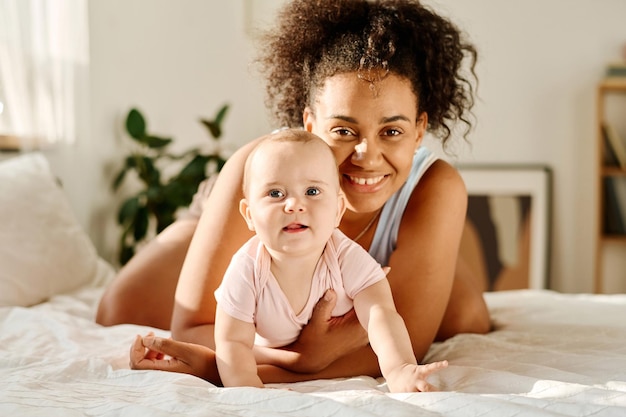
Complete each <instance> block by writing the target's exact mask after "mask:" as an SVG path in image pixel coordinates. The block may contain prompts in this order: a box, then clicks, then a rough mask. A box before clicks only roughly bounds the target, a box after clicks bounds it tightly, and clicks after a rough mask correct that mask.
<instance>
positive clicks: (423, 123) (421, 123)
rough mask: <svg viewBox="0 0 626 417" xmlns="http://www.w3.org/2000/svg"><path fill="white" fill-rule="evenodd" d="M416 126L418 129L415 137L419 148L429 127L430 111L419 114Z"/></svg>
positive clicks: (416, 146) (416, 145)
mask: <svg viewBox="0 0 626 417" xmlns="http://www.w3.org/2000/svg"><path fill="white" fill-rule="evenodd" d="M415 127H416V131H417V136H416V138H415V149H417V148H419V146H420V145H421V144H422V140H423V139H424V134H425V133H426V129H427V128H428V113H426V112H422V114H420V115H419V117H418V118H417V122H416V125H415Z"/></svg>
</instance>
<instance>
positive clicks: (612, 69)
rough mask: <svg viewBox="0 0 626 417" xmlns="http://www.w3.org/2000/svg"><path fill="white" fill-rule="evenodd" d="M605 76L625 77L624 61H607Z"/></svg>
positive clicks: (625, 67)
mask: <svg viewBox="0 0 626 417" xmlns="http://www.w3.org/2000/svg"><path fill="white" fill-rule="evenodd" d="M605 74H606V76H607V77H625V78H626V61H615V62H609V63H608V64H607V65H606V72H605Z"/></svg>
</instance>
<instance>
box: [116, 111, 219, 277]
mask: <svg viewBox="0 0 626 417" xmlns="http://www.w3.org/2000/svg"><path fill="white" fill-rule="evenodd" d="M228 107H229V106H228V104H225V105H223V106H222V107H221V108H220V109H219V110H218V111H217V113H216V115H215V117H214V118H213V119H212V120H209V119H202V118H201V119H200V122H201V123H202V125H203V126H205V127H206V128H207V130H208V132H209V136H210V138H211V139H212V140H213V141H219V139H220V138H221V136H222V122H223V121H224V117H225V116H226V112H227V111H228ZM125 129H126V132H127V133H128V136H129V137H130V138H131V139H132V140H133V142H134V144H135V146H134V150H133V151H132V152H131V154H130V155H128V156H127V157H126V158H125V159H124V165H123V167H122V168H121V170H120V171H119V173H118V174H117V175H116V176H115V178H114V180H113V190H114V191H117V190H118V189H119V187H120V185H121V184H122V183H123V182H124V180H125V179H126V178H127V174H128V173H129V172H134V173H135V174H136V177H137V178H138V179H139V180H140V182H141V183H142V188H141V189H140V190H139V191H138V192H137V193H136V194H134V195H131V196H130V197H127V198H126V199H125V200H124V201H123V202H122V204H121V206H120V208H119V210H118V213H117V222H118V224H119V225H120V226H122V233H121V236H120V241H119V254H118V260H119V262H120V264H121V265H124V264H126V262H128V260H129V259H130V258H132V257H133V255H134V254H135V252H136V250H137V247H138V245H139V244H141V243H142V242H143V241H145V240H146V239H147V238H149V237H150V236H153V235H155V234H156V233H159V232H160V231H162V230H163V229H165V228H166V227H167V226H169V225H170V224H171V223H172V222H173V221H174V220H175V215H176V211H177V210H178V209H179V208H181V207H187V206H189V204H190V203H191V200H192V197H193V195H194V193H195V192H196V190H197V189H198V185H199V184H200V183H201V182H202V181H203V180H204V179H206V178H207V176H208V175H210V174H211V173H213V172H219V171H220V170H221V169H222V167H223V166H224V163H226V159H225V158H224V157H223V156H222V155H221V154H220V147H219V146H214V147H213V149H214V150H213V151H211V152H208V153H207V152H203V151H202V149H201V147H195V148H192V149H189V150H187V151H186V152H183V153H180V154H175V153H172V152H170V150H169V146H170V145H171V144H172V142H173V139H172V138H165V137H161V136H158V135H154V134H152V133H150V132H149V131H148V128H147V123H146V119H145V117H144V116H143V114H142V113H141V112H140V111H139V110H138V109H136V108H133V109H131V110H130V111H129V112H128V115H127V116H126V121H125ZM172 167H180V168H179V171H178V172H177V173H175V174H173V175H168V176H166V175H164V174H163V171H164V170H165V169H166V168H167V171H168V172H169V171H171V169H172ZM149 232H150V233H149Z"/></svg>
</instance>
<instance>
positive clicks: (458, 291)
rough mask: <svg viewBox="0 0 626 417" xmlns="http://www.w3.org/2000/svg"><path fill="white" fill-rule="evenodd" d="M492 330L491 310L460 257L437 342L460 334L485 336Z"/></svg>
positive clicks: (478, 285) (478, 284)
mask: <svg viewBox="0 0 626 417" xmlns="http://www.w3.org/2000/svg"><path fill="white" fill-rule="evenodd" d="M490 330H491V319H490V318H489V310H488V309H487V304H486V303H485V299H484V297H483V291H482V287H481V285H480V283H478V282H475V280H474V279H473V277H472V271H471V270H470V269H469V268H468V266H467V265H466V263H465V262H464V261H463V260H462V259H461V258H460V257H459V260H458V262H457V267H456V272H455V276H454V282H453V284H452V292H451V293H450V300H449V301H448V307H447V308H446V312H445V313H444V316H443V319H442V321H441V326H440V327H439V331H438V333H437V338H436V340H446V339H448V338H450V337H452V336H454V335H457V334H459V333H479V334H485V333H487V332H489V331H490Z"/></svg>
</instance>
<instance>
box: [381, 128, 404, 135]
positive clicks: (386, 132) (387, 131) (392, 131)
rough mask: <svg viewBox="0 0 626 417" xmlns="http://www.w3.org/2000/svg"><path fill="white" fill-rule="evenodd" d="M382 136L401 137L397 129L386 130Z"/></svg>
mask: <svg viewBox="0 0 626 417" xmlns="http://www.w3.org/2000/svg"><path fill="white" fill-rule="evenodd" d="M383 134H384V135H385V136H398V135H401V134H402V132H401V131H399V130H398V129H387V130H385V131H384V132H383Z"/></svg>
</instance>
